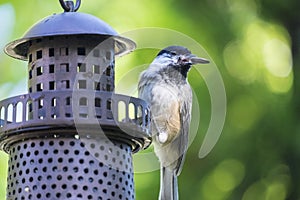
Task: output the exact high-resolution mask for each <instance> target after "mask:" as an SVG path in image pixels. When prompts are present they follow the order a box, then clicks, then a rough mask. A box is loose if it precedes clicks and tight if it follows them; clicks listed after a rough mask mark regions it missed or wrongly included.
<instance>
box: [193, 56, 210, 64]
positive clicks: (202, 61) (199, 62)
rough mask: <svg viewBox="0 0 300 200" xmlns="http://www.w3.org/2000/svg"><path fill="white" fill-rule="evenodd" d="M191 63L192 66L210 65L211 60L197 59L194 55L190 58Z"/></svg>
mask: <svg viewBox="0 0 300 200" xmlns="http://www.w3.org/2000/svg"><path fill="white" fill-rule="evenodd" d="M189 61H190V63H191V64H192V65H195V64H207V63H209V60H206V59H205V58H200V57H197V56H196V55H193V54H191V55H190V56H189Z"/></svg>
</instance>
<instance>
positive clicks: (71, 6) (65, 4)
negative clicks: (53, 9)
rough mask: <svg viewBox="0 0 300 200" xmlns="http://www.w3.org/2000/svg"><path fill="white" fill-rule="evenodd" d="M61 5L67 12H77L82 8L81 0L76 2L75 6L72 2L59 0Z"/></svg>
mask: <svg viewBox="0 0 300 200" xmlns="http://www.w3.org/2000/svg"><path fill="white" fill-rule="evenodd" d="M59 3H60V5H61V7H62V8H63V9H64V11H65V12H76V11H77V10H78V9H79V7H80V4H81V0H76V4H75V6H74V3H71V2H70V1H64V0H59Z"/></svg>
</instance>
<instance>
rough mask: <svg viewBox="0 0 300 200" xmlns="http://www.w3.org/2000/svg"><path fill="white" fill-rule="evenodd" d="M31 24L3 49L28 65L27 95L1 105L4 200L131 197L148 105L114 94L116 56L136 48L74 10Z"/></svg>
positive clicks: (67, 6)
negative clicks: (135, 157) (5, 174)
mask: <svg viewBox="0 0 300 200" xmlns="http://www.w3.org/2000/svg"><path fill="white" fill-rule="evenodd" d="M60 3H61V5H62V7H63V8H64V12H63V13H61V14H53V15H51V16H49V17H46V18H45V19H42V20H41V21H39V22H38V23H36V24H35V25H34V26H33V27H32V28H30V29H29V31H28V32H27V33H26V34H25V35H24V37H23V38H21V39H19V40H15V41H13V42H11V43H9V44H8V45H7V46H6V47H5V49H4V51H5V52H6V53H7V54H8V55H9V56H11V57H13V58H17V59H21V60H26V61H28V94H24V95H19V96H16V97H12V98H8V99H5V100H2V101H0V120H1V121H0V122H1V123H0V149H1V150H3V151H5V152H6V153H8V154H9V164H8V178H7V180H8V181H7V199H9V200H27V199H43V200H46V199H85V200H86V199H99V200H100V199H103V200H104V199H111V200H112V199H124V200H125V199H135V193H134V181H133V165H132V154H133V153H134V152H137V151H139V150H142V149H145V148H147V147H148V146H149V145H150V143H151V137H150V133H149V128H150V127H149V126H150V118H149V107H148V105H147V103H146V102H144V101H143V100H141V99H138V98H134V97H129V96H125V95H120V94H116V93H114V88H115V80H114V77H115V56H121V55H125V54H127V53H129V52H131V51H133V50H134V48H135V43H134V42H133V41H131V40H130V39H127V38H124V37H121V36H119V35H118V34H117V33H116V32H115V31H114V30H113V29H112V28H111V27H110V26H109V25H107V24H106V23H105V22H103V21H102V20H100V19H98V18H96V17H94V16H91V15H89V14H84V13H78V12H76V11H77V10H78V8H79V6H80V1H79V0H77V1H76V4H75V5H74V3H73V2H72V1H62V0H60Z"/></svg>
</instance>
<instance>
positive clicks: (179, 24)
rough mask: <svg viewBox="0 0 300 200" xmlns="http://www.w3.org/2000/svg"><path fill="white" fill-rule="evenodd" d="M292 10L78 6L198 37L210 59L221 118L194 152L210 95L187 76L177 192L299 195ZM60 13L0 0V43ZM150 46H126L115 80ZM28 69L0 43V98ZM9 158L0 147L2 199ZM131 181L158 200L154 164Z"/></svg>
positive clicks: (121, 21)
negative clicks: (186, 144)
mask: <svg viewBox="0 0 300 200" xmlns="http://www.w3.org/2000/svg"><path fill="white" fill-rule="evenodd" d="M299 8H300V1H298V0H286V1H281V0H272V1H271V0H244V1H240V0H220V1H217V0H203V1H194V0H185V1H179V0H164V1H159V0H152V1H143V2H141V1H137V0H133V1H124V0H115V1H111V0H110V1H109V0H102V1H98V0H89V1H83V2H82V6H81V8H80V11H81V12H86V13H90V14H92V15H95V16H97V17H99V18H101V19H103V20H104V21H106V22H107V23H109V24H110V25H111V26H112V27H114V28H115V29H116V30H117V31H118V32H120V33H122V32H125V31H129V30H132V29H136V28H141V27H163V28H168V29H173V30H176V31H179V32H182V33H184V34H186V35H188V36H190V37H192V38H194V39H195V40H196V41H198V42H199V43H200V44H202V45H203V46H204V48H205V49H206V51H207V52H208V53H209V55H210V57H211V58H212V59H213V60H214V62H215V63H216V65H217V66H218V68H219V70H220V72H221V74H222V77H223V79H224V83H225V87H226V93H227V100H228V102H227V105H228V106H227V118H226V123H225V126H224V130H223V134H222V136H221V138H220V140H219V141H218V143H217V145H216V147H215V148H214V150H213V151H212V152H211V153H210V154H209V155H208V156H207V157H205V158H204V159H198V152H199V148H200V146H201V141H202V140H203V137H204V135H203V134H205V131H206V129H207V127H208V123H209V117H210V100H209V97H208V94H207V91H206V88H205V84H204V83H203V81H201V80H197V79H193V75H191V76H190V82H191V84H192V87H193V88H194V90H195V91H197V96H198V99H199V104H200V107H201V121H200V124H199V125H200V126H199V131H198V134H197V136H196V138H195V140H194V141H193V143H192V145H191V147H190V148H189V150H188V154H187V159H186V163H185V166H184V169H183V172H182V174H181V176H180V177H179V190H180V197H181V199H204V200H210V199H211V200H223V199H224V200H225V199H234V200H235V199H242V200H253V199H256V200H283V199H291V200H295V199H299V198H300V186H299V185H300V170H299V169H300V162H299V158H300V126H299V123H298V120H299V118H300V114H299V113H300V106H299V105H300V103H299V101H300V93H299V90H297V89H298V88H299V86H300V81H298V80H299V76H300V71H299V64H300V49H299V47H300V31H299V30H300V20H299V19H300V12H299ZM61 11H62V10H61V8H60V5H59V3H58V0H52V1H50V0H48V1H45V0H30V1H19V0H10V1H8V0H1V1H0V26H1V30H0V48H3V47H4V45H5V44H6V43H8V42H9V41H12V40H14V39H16V38H20V37H21V36H22V35H23V34H24V33H25V31H26V30H27V29H28V28H29V27H30V26H31V25H33V24H34V23H35V22H37V21H39V20H40V19H41V18H43V17H46V16H48V15H50V14H52V13H60V12H61ZM149 40H155V36H153V38H149ZM174 43H176V41H174ZM156 53H157V50H155V51H149V50H148V51H147V50H145V51H138V52H136V53H133V54H130V55H128V56H127V57H130V62H127V63H126V65H125V66H124V65H123V64H122V59H120V60H119V61H117V70H116V74H117V80H118V73H120V74H121V73H126V71H129V70H130V69H131V68H133V66H136V64H137V63H149V62H151V60H152V58H153V57H154V56H155V54H156ZM118 66H122V67H118ZM26 75H27V73H26V63H24V62H21V61H18V60H14V59H12V58H10V57H8V56H6V55H5V54H4V53H3V52H2V51H0V91H1V92H0V99H3V98H6V97H8V96H12V95H17V94H21V93H25V92H26V84H25V83H26ZM135 78H136V79H137V77H135ZM125 84H126V83H125ZM130 84H131V85H130ZM135 84H136V83H128V87H136V85H135ZM7 160H8V157H7V156H6V155H5V154H4V153H2V152H1V153H0V172H1V173H0V199H1V200H2V199H5V187H6V171H7V164H6V163H7ZM135 181H136V182H135V187H136V199H157V196H158V190H159V172H158V171H155V172H148V173H141V174H136V175H135Z"/></svg>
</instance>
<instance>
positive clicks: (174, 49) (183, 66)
mask: <svg viewBox="0 0 300 200" xmlns="http://www.w3.org/2000/svg"><path fill="white" fill-rule="evenodd" d="M206 63H209V60H206V59H204V58H200V57H197V56H196V55H194V54H192V53H191V51H190V50H188V49H187V48H185V47H182V46H169V47H166V48H164V49H163V50H161V51H160V52H159V53H158V54H157V56H156V58H155V59H154V61H153V62H152V67H154V68H156V70H168V69H170V70H172V69H176V70H177V71H179V72H180V73H181V74H182V75H183V76H184V77H186V76H187V73H188V71H189V70H190V68H191V66H192V65H195V64H206Z"/></svg>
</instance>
